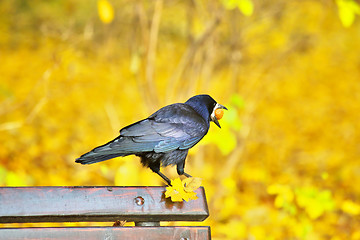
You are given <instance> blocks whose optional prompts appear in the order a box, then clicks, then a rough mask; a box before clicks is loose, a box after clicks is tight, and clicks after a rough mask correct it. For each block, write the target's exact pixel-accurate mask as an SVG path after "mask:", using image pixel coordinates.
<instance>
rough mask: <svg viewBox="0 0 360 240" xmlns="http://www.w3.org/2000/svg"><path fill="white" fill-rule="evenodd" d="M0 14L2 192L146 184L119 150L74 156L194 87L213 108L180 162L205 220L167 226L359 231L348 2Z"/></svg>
mask: <svg viewBox="0 0 360 240" xmlns="http://www.w3.org/2000/svg"><path fill="white" fill-rule="evenodd" d="M0 12H1V14H0V30H1V31H0V55H1V57H0V79H1V80H0V142H1V145H0V184H1V185H2V186H33V185H35V186H39V185H51V186H57V185H119V186H127V185H129V186H137V185H159V184H161V185H162V184H163V183H162V180H161V179H160V178H159V177H158V176H157V175H156V174H154V173H153V172H152V171H151V170H149V169H146V168H143V167H142V166H141V164H140V162H139V159H138V158H137V157H134V156H128V157H124V158H117V159H114V160H110V161H106V162H103V163H99V164H94V165H89V166H82V165H79V164H75V159H76V158H77V157H79V156H80V155H81V154H83V153H85V152H87V151H89V150H91V149H92V148H93V147H95V146H98V145H100V144H103V143H106V142H107V141H109V140H111V139H112V138H114V137H116V136H118V134H119V133H118V131H119V130H120V129H121V128H122V127H124V126H126V125H128V124H131V123H133V122H135V121H138V120H140V119H143V118H145V117H147V116H149V115H150V114H151V113H153V112H154V111H155V110H157V109H159V108H160V107H162V106H164V105H167V104H170V103H174V102H184V101H186V100H187V99H188V98H189V97H191V96H193V95H195V94H200V93H207V94H210V95H211V96H213V97H214V99H216V100H217V101H218V102H219V103H221V104H223V105H225V106H226V107H227V108H228V109H229V110H228V111H225V112H224V116H223V118H222V119H221V121H220V124H221V126H222V128H221V129H219V128H217V127H216V126H215V125H214V124H211V127H210V130H209V133H208V134H207V136H205V137H204V139H203V140H202V141H201V142H200V143H199V144H198V145H196V146H195V147H194V148H193V149H191V150H190V151H189V156H188V159H187V161H186V172H188V173H190V174H191V175H193V176H198V177H201V178H202V180H203V185H204V187H205V191H206V195H207V198H208V205H209V208H210V217H209V218H208V219H207V220H206V221H205V222H203V223H180V224H185V225H189V224H196V225H198V224H204V225H210V226H211V231H212V237H213V239H215V240H216V239H316V240H318V239H319V240H320V239H332V240H336V239H360V232H359V229H360V219H359V214H360V188H359V187H358V186H357V182H360V174H359V173H360V164H359V160H360V150H359V149H360V148H359V142H360V131H359V130H358V129H360V123H359V112H360V104H359V102H360V81H359V79H360V67H359V66H360V57H359V53H360V31H359V29H360V19H359V3H358V1H355V0H324V1H316V0H309V1H287V0H279V1H259V0H218V1H217V0H216V1H215V0H214V1H203V0H196V1H174V0H170V1H162V0H157V1H110V0H91V1H72V0H63V1H36V2H34V1H29V0H27V1H0ZM99 19H100V20H99ZM106 23H109V24H106ZM162 171H164V172H165V173H166V175H167V176H169V177H171V178H173V179H174V178H176V177H177V173H176V169H175V168H171V167H168V168H166V169H163V170H162ZM181 184H182V183H181ZM176 224H178V223H176ZM31 226H34V225H31Z"/></svg>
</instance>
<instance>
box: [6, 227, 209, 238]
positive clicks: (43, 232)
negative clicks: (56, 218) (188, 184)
mask: <svg viewBox="0 0 360 240" xmlns="http://www.w3.org/2000/svg"><path fill="white" fill-rule="evenodd" d="M0 236H1V237H0V238H1V239H12V240H20V239H28V240H30V239H34V240H35V239H69V240H81V239H84V240H92V239H94V240H95V239H144V240H145V239H146V240H152V239H153V240H168V239H177V240H206V239H210V227H89V228H88V227H81V228H80V227H71V228H7V229H6V228H5V229H0Z"/></svg>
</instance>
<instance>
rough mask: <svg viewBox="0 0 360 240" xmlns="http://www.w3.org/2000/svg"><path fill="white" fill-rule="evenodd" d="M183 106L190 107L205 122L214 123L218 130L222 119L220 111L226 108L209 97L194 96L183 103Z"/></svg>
mask: <svg viewBox="0 0 360 240" xmlns="http://www.w3.org/2000/svg"><path fill="white" fill-rule="evenodd" d="M185 104H188V105H190V106H191V107H192V108H193V109H194V110H195V111H196V112H197V113H199V114H200V115H201V116H202V117H203V118H204V119H205V120H207V121H208V122H210V121H212V122H214V123H215V124H216V125H217V126H218V127H219V128H221V127H220V124H219V121H218V120H219V119H221V118H222V115H223V114H222V111H221V109H226V110H227V108H226V107H225V106H223V105H221V104H219V103H217V102H216V101H215V100H214V99H213V98H212V97H210V96H209V95H206V94H204V95H196V96H194V97H192V98H190V99H189V100H187V101H186V102H185Z"/></svg>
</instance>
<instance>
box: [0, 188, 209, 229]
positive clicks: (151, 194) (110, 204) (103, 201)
mask: <svg viewBox="0 0 360 240" xmlns="http://www.w3.org/2000/svg"><path fill="white" fill-rule="evenodd" d="M165 190H166V189H165V187H2V188H0V223H24V222H108V221H109V222H114V221H115V220H126V221H128V222H131V221H203V220H204V219H206V218H207V217H208V216H209V212H208V207H207V202H206V197H205V192H204V188H202V187H201V188H199V189H198V190H197V191H196V193H197V195H198V197H199V199H197V200H194V201H189V202H181V203H173V202H171V201H170V200H169V199H165V198H164V192H165Z"/></svg>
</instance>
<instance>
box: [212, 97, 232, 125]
mask: <svg viewBox="0 0 360 240" xmlns="http://www.w3.org/2000/svg"><path fill="white" fill-rule="evenodd" d="M216 109H225V110H228V109H227V108H226V107H225V106H223V105H221V104H219V103H217V104H216V106H215V110H216ZM215 110H214V111H215ZM212 121H213V122H214V123H215V124H216V126H218V127H219V128H221V126H220V123H219V120H218V119H217V118H216V116H214V117H212Z"/></svg>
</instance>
